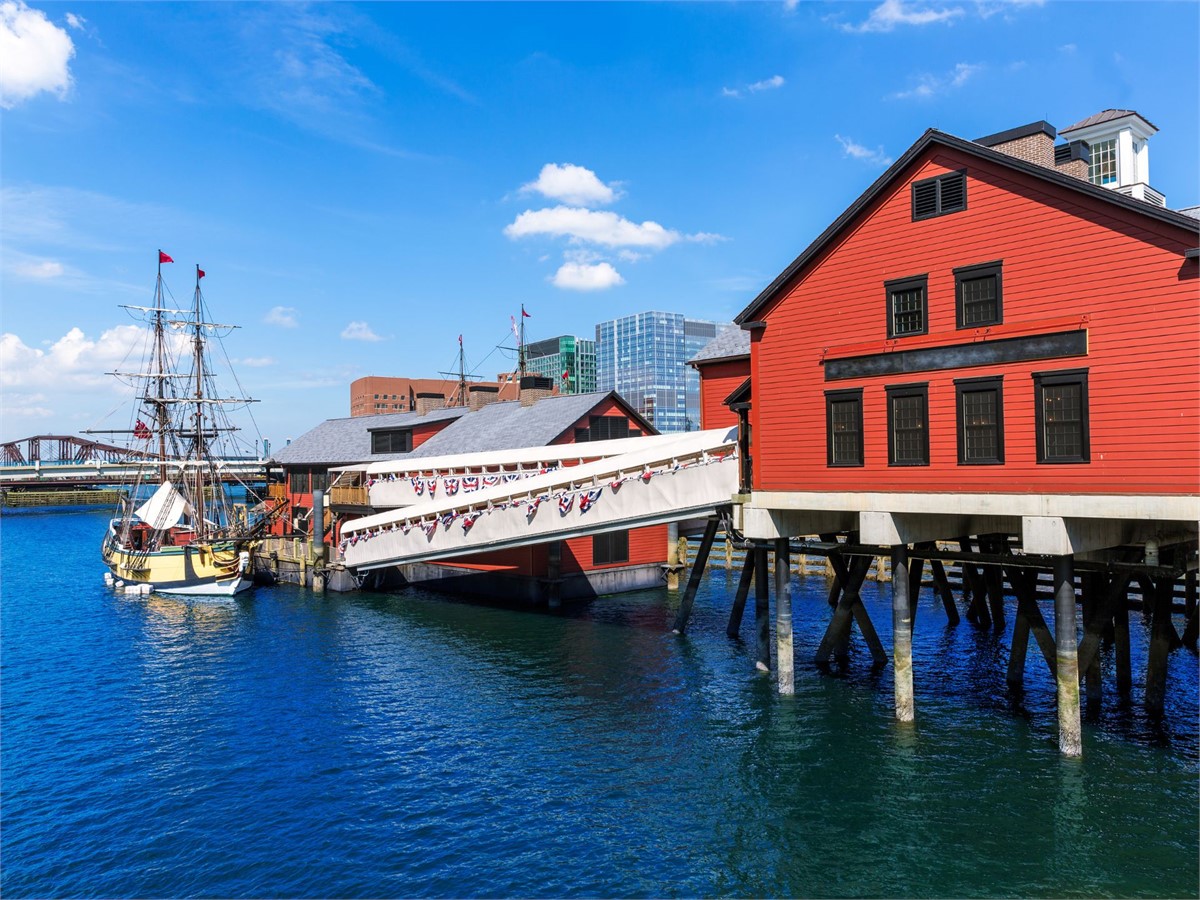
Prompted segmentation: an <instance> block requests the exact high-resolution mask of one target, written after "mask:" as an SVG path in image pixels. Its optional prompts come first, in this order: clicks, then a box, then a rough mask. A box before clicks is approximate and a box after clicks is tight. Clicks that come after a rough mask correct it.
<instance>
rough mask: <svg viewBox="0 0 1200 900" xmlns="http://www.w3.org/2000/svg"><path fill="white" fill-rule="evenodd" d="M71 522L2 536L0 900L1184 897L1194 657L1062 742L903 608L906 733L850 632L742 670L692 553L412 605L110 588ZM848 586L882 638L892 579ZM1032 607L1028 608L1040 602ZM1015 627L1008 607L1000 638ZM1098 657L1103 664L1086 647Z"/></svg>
mask: <svg viewBox="0 0 1200 900" xmlns="http://www.w3.org/2000/svg"><path fill="white" fill-rule="evenodd" d="M104 527H105V515H104V514H103V513H98V512H72V513H61V512H60V513H53V514H26V515H19V516H8V517H5V518H4V520H3V523H2V525H0V535H2V544H0V553H2V556H0V565H2V570H0V589H2V591H3V600H2V607H0V609H2V620H0V628H2V631H0V640H2V645H0V662H2V671H0V686H2V690H0V704H2V706H0V787H2V791H3V829H2V832H0V842H2V856H0V861H2V864H0V891H2V893H3V895H4V896H5V897H7V898H18V897H118V896H119V897H278V896H285V897H384V896H387V897H399V896H409V897H463V896H487V897H517V896H520V897H543V896H544V897H555V896H602V897H612V896H631V897H680V896H682V897H687V896H756V897H759V896H814V897H851V896H896V897H940V896H964V897H973V896H1055V897H1063V896H1088V897H1092V896H1147V897H1160V896H1196V895H1197V892H1198V890H1200V872H1198V863H1197V848H1198V846H1200V832H1198V824H1197V787H1198V777H1197V762H1198V759H1200V756H1198V752H1197V747H1198V737H1197V715H1198V704H1197V695H1198V682H1197V659H1196V657H1195V656H1194V655H1193V654H1192V653H1191V652H1189V651H1187V650H1178V651H1176V652H1174V653H1172V655H1171V660H1170V673H1169V688H1168V701H1167V714H1166V717H1165V719H1164V720H1163V721H1161V722H1152V721H1150V720H1148V719H1147V718H1146V716H1145V714H1144V713H1143V712H1142V710H1141V705H1140V699H1141V684H1140V679H1141V678H1142V677H1143V675H1144V664H1145V656H1146V629H1145V625H1144V623H1143V621H1142V617H1141V615H1140V614H1138V613H1134V614H1133V615H1132V621H1133V629H1132V630H1133V633H1134V634H1133V640H1134V647H1133V654H1134V674H1135V682H1136V683H1135V688H1134V702H1133V703H1132V704H1130V705H1127V706H1122V705H1121V704H1120V703H1119V701H1118V699H1117V697H1116V695H1115V693H1116V692H1115V690H1114V688H1113V681H1112V673H1111V671H1107V670H1106V672H1105V698H1104V707H1103V710H1102V712H1101V715H1100V717H1099V718H1098V719H1097V720H1096V721H1095V722H1090V723H1088V724H1085V726H1084V756H1083V759H1082V760H1066V759H1063V758H1062V757H1060V755H1059V752H1058V745H1057V732H1056V725H1055V713H1054V687H1053V683H1052V682H1051V680H1050V678H1049V676H1048V674H1047V673H1046V672H1045V666H1044V664H1043V663H1042V662H1041V659H1040V656H1039V655H1038V654H1037V653H1036V651H1034V652H1031V654H1030V656H1029V663H1028V673H1027V680H1026V694H1025V696H1024V698H1023V700H1017V699H1015V698H1012V697H1010V696H1009V695H1008V693H1007V692H1006V689H1005V682H1004V676H1005V665H1006V661H1007V648H1008V641H1009V636H1008V634H1006V633H999V634H997V633H994V632H992V631H991V630H986V631H985V630H980V629H978V628H976V627H974V626H972V625H969V624H967V623H966V622H963V623H962V624H961V625H959V626H957V627H956V628H950V627H948V626H947V625H946V619H945V615H944V613H943V612H942V611H941V609H940V606H939V605H937V604H936V603H935V602H934V601H933V600H932V599H931V598H929V597H923V598H922V604H921V608H920V611H919V614H918V619H917V623H916V632H915V635H914V667H915V668H914V674H915V688H916V704H917V723H916V726H915V727H913V728H903V727H900V726H898V725H897V724H896V723H895V722H894V720H893V716H892V710H891V705H892V686H891V669H890V667H889V668H886V669H884V670H883V671H882V672H880V673H876V674H872V673H871V672H870V670H869V655H868V654H867V652H866V650H865V647H863V645H862V644H861V643H859V642H858V638H857V636H856V637H855V644H854V646H853V657H852V660H851V664H850V666H849V668H848V669H847V671H845V672H834V673H832V674H822V673H821V672H818V671H817V670H816V669H814V668H813V666H812V665H811V664H810V660H811V658H812V653H813V651H814V650H815V648H816V646H817V643H818V642H819V640H820V636H821V634H822V632H823V630H824V627H825V624H826V622H827V621H828V617H829V609H828V606H827V605H826V603H825V595H826V592H827V589H828V586H827V584H826V582H825V581H824V579H823V578H816V577H807V578H797V579H796V580H795V581H794V584H793V594H794V602H795V610H796V612H795V626H796V638H795V640H796V647H797V670H796V694H795V696H794V697H786V698H784V697H780V696H778V695H777V693H776V691H775V688H774V685H773V683H772V682H771V681H770V680H769V679H768V678H765V677H763V676H760V675H756V674H755V672H754V648H753V643H752V637H751V631H752V619H753V602H751V604H750V607H751V609H750V610H748V612H747V620H746V622H745V623H744V624H743V628H742V633H743V637H744V638H746V639H747V640H746V642H745V643H743V642H739V641H732V640H730V639H729V638H727V637H726V636H725V623H726V618H727V615H728V610H729V606H730V600H731V597H732V594H733V589H734V580H735V578H736V575H737V572H736V570H735V571H734V572H730V573H727V572H726V571H725V570H724V569H721V568H717V569H713V570H712V571H711V572H710V573H709V575H708V576H707V577H706V579H705V583H704V585H703V587H702V589H701V592H700V594H699V596H698V598H697V601H696V608H695V613H694V615H693V618H692V623H691V625H690V628H689V631H688V633H687V635H686V636H685V637H682V638H680V637H675V636H672V635H671V634H670V626H671V622H672V620H673V617H674V612H675V608H676V605H677V603H678V600H679V594H678V593H677V592H669V591H667V590H666V589H662V590H655V591H646V592H642V593H637V594H629V595H623V596H617V597H602V598H599V599H597V600H594V601H592V602H590V603H586V604H582V605H579V606H576V607H573V608H568V609H566V610H565V611H563V612H561V613H549V612H544V611H532V610H513V609H508V608H505V607H504V605H503V604H501V603H495V604H479V603H467V602H462V601H454V600H448V599H446V598H444V597H441V596H437V595H433V594H427V593H424V592H422V591H419V590H408V591H405V592H400V593H396V594H370V593H359V594H342V595H339V594H325V595H321V596H318V595H315V594H312V593H310V592H307V591H303V590H300V589H297V588H294V587H258V588H256V589H255V590H254V591H252V592H249V593H246V594H242V595H239V596H238V597H237V598H235V599H230V600H211V601H210V600H196V599H193V600H184V599H171V598H168V597H162V596H156V595H150V596H149V597H126V596H124V595H118V594H116V593H114V592H112V591H111V590H109V589H106V588H105V586H104V583H103V578H102V575H103V571H104V570H103V567H102V565H101V563H100V559H99V546H100V541H101V538H102V535H103V532H104ZM864 601H865V602H866V605H867V609H868V611H869V613H870V615H871V617H872V619H873V620H874V622H875V624H876V626H877V628H878V629H879V631H880V634H881V636H882V637H883V639H884V642H885V644H890V640H889V635H890V621H891V619H890V595H889V593H888V591H887V587H886V585H878V586H877V585H874V584H871V583H868V584H867V586H866V587H865V589H864ZM1047 614H1049V610H1047ZM1010 630H1011V624H1010ZM1107 664H1108V660H1107V659H1106V665H1107Z"/></svg>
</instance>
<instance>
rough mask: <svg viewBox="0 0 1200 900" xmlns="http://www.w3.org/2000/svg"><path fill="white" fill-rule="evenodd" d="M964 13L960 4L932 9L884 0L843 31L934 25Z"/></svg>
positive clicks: (873, 30) (896, 0)
mask: <svg viewBox="0 0 1200 900" xmlns="http://www.w3.org/2000/svg"><path fill="white" fill-rule="evenodd" d="M961 15H963V9H962V7H959V6H951V7H947V8H944V9H932V8H930V7H927V6H917V5H916V4H913V3H906V2H905V0H883V2H882V3H880V4H879V5H878V6H877V7H875V8H874V9H873V10H871V14H870V15H869V16H868V17H867V19H866V21H864V22H861V23H860V24H858V25H843V26H842V30H843V31H851V32H856V33H860V34H861V33H866V32H886V31H892V30H894V29H895V28H896V26H897V25H932V24H934V23H936V22H949V21H951V20H952V19H956V18H958V17H959V16H961Z"/></svg>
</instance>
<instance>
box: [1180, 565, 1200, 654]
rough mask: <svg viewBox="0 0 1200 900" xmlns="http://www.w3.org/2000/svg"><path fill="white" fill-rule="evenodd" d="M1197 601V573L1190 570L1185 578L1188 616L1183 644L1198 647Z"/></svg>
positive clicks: (1192, 648)
mask: <svg viewBox="0 0 1200 900" xmlns="http://www.w3.org/2000/svg"><path fill="white" fill-rule="evenodd" d="M1197 605H1198V604H1197V602H1196V573H1195V571H1191V572H1188V573H1187V575H1185V576H1184V580H1183V610H1184V615H1185V616H1186V617H1187V618H1186V619H1185V621H1184V626H1183V646H1185V647H1188V648H1190V649H1191V650H1193V651H1194V650H1195V649H1196V641H1197V638H1200V619H1197V617H1196V612H1197V609H1196V608H1197Z"/></svg>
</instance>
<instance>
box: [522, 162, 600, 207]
mask: <svg viewBox="0 0 1200 900" xmlns="http://www.w3.org/2000/svg"><path fill="white" fill-rule="evenodd" d="M532 192H537V193H539V194H541V195H543V196H545V197H549V198H550V199H551V200H561V201H562V202H564V203H570V204H573V205H575V206H605V205H607V204H609V203H612V202H613V200H615V199H616V198H617V192H616V191H615V190H614V189H613V187H612V185H609V184H605V183H604V182H603V181H601V180H600V179H599V178H597V177H596V173H595V172H593V171H592V170H591V169H585V168H584V167H583V166H576V165H572V164H571V163H563V164H561V165H559V164H557V163H546V165H544V166H542V171H541V172H540V173H539V174H538V177H537V181H531V182H529V184H526V185H522V186H521V193H524V194H528V193H532Z"/></svg>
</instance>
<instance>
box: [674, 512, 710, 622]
mask: <svg viewBox="0 0 1200 900" xmlns="http://www.w3.org/2000/svg"><path fill="white" fill-rule="evenodd" d="M717 525H718V522H717V517H716V516H710V517H709V519H708V524H707V525H705V526H704V538H703V539H702V540H701V541H700V551H699V552H698V553H697V554H696V562H695V563H693V564H692V572H691V574H690V575H689V576H688V583H687V588H686V589H685V590H684V592H683V599H682V600H681V601H679V613H678V615H676V616H675V627H674V629H672V630H673V631H674V632H675V633H676V634H683V632H684V631H685V630H687V623H688V619H689V618H691V615H692V603H693V602H694V601H695V599H696V591H697V590H698V589H699V588H700V580H701V579H702V578H704V567H705V566H707V565H708V554H709V553H711V552H712V545H713V541H714V540H716V537H717Z"/></svg>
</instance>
